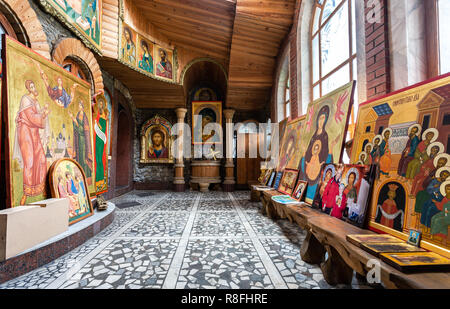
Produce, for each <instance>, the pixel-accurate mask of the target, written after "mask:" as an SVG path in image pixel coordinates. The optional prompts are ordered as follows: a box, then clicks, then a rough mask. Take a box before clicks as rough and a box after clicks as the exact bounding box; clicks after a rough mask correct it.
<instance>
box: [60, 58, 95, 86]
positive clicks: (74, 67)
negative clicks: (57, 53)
mask: <svg viewBox="0 0 450 309" xmlns="http://www.w3.org/2000/svg"><path fill="white" fill-rule="evenodd" d="M68 65H70V66H71V68H70V70H67V69H66V66H68ZM62 67H63V69H64V70H66V71H68V72H70V73H72V74H73V75H75V76H77V77H79V78H81V79H82V80H84V81H87V82H90V81H89V80H88V79H87V76H86V74H85V73H84V72H83V69H82V68H81V66H80V65H79V64H78V63H77V62H76V61H74V60H72V59H71V58H66V59H64V62H63V64H62Z"/></svg>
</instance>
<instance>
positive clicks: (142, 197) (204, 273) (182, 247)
mask: <svg viewBox="0 0 450 309" xmlns="http://www.w3.org/2000/svg"><path fill="white" fill-rule="evenodd" d="M146 193H150V192H149V191H133V192H130V193H128V194H126V195H123V196H121V197H119V198H116V199H114V200H112V201H111V202H113V203H131V202H137V203H139V204H140V205H136V206H133V207H125V208H122V209H119V208H117V209H116V216H115V220H114V222H113V223H112V224H111V225H110V226H109V227H107V228H106V229H105V230H104V231H102V232H101V233H99V234H98V235H97V236H95V237H94V238H92V239H90V240H89V241H88V242H86V243H85V244H83V245H81V246H80V247H78V248H76V249H75V250H73V251H71V252H70V253H68V254H66V255H64V256H62V257H60V258H59V259H57V260H55V261H53V262H51V263H49V264H47V265H45V266H43V267H41V268H39V269H36V270H34V271H32V272H30V273H28V274H26V275H23V276H21V277H19V278H16V279H13V280H11V281H8V282H5V283H4V284H1V285H0V289H9V288H21V289H25V288H31V289H36V288H39V289H45V288H67V289H73V288H87V289H90V288H107V289H110V288H117V289H128V288H176V289H199V288H200V289H230V288H231V289H258V288H264V289H273V288H281V289H287V288H289V289H302V288H304V289H329V288H370V287H369V286H368V285H366V284H364V282H360V281H358V280H357V279H356V278H354V280H353V283H352V285H349V286H345V285H340V286H334V287H332V286H330V285H328V284H327V283H326V282H325V280H324V279H323V276H322V273H321V271H320V268H319V267H318V266H317V265H310V264H307V263H305V262H303V261H302V260H301V258H300V252H299V248H300V246H301V243H302V241H303V240H304V238H305V233H304V231H302V230H301V229H300V228H298V227H297V226H296V225H295V224H292V223H290V222H289V221H287V220H278V221H273V220H270V219H268V218H266V217H264V216H263V215H261V213H260V209H261V206H262V205H261V204H260V203H253V202H250V201H249V196H250V192H248V191H238V192H234V193H225V192H209V193H198V192H185V193H174V192H162V191H151V193H152V194H146Z"/></svg>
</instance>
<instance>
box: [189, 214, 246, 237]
mask: <svg viewBox="0 0 450 309" xmlns="http://www.w3.org/2000/svg"><path fill="white" fill-rule="evenodd" d="M247 235H248V234H247V232H246V230H245V228H244V225H243V224H242V222H241V220H240V219H239V216H238V214H237V213H235V212H214V213H208V212H199V213H197V216H196V218H195V222H194V227H193V230H192V233H191V236H247Z"/></svg>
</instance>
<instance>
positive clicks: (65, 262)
mask: <svg viewBox="0 0 450 309" xmlns="http://www.w3.org/2000/svg"><path fill="white" fill-rule="evenodd" d="M103 241H104V240H103V239H99V238H97V237H96V238H92V239H90V240H88V241H87V242H86V243H84V244H83V245H82V246H80V247H78V248H76V249H74V250H72V251H71V252H69V253H67V254H65V255H63V256H62V257H60V258H58V259H56V260H55V261H53V262H51V263H48V264H47V265H44V266H42V267H40V268H38V269H36V270H34V271H32V272H30V273H28V274H25V275H23V276H21V277H18V278H15V279H13V280H10V281H8V282H5V283H3V284H1V285H0V289H17V288H20V289H43V288H45V287H47V286H48V285H49V284H50V283H51V282H53V281H54V280H56V279H57V278H58V277H60V276H61V275H63V274H64V273H65V272H66V271H67V270H68V269H70V268H71V267H73V266H76V265H77V264H78V263H79V261H80V260H81V259H82V258H83V257H85V256H86V255H88V254H89V253H90V252H91V251H92V250H94V249H95V248H97V247H98V246H99V245H100V244H101V243H103Z"/></svg>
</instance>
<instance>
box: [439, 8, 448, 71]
mask: <svg viewBox="0 0 450 309" xmlns="http://www.w3.org/2000/svg"><path fill="white" fill-rule="evenodd" d="M437 6H438V19H439V27H438V29H439V60H440V61H439V72H440V74H445V73H448V72H450V36H449V34H448V30H449V29H450V19H449V18H448V16H449V15H450V1H448V0H438V2H437Z"/></svg>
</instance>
